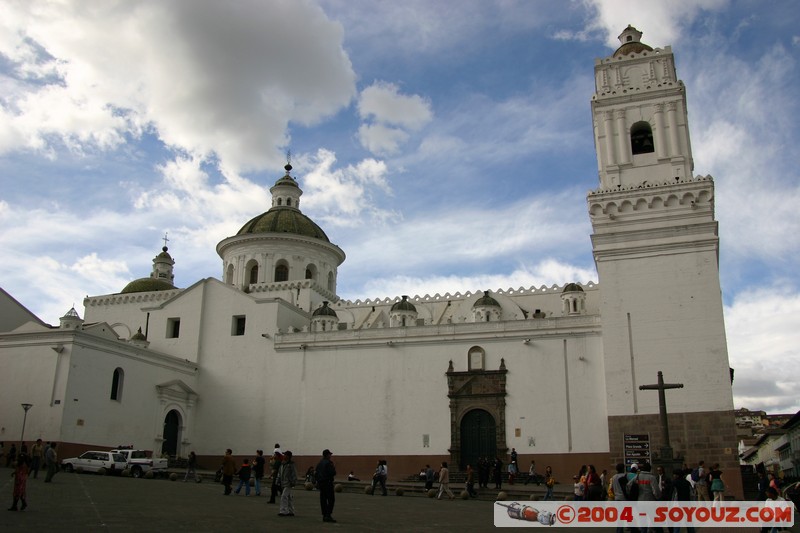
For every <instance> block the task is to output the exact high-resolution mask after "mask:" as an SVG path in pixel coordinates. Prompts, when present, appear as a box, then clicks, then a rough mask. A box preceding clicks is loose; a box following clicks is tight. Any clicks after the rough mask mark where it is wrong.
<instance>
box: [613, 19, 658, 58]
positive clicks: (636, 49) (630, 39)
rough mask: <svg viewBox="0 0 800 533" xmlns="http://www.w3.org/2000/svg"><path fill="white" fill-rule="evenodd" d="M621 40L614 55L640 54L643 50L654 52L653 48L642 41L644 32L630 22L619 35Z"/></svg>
mask: <svg viewBox="0 0 800 533" xmlns="http://www.w3.org/2000/svg"><path fill="white" fill-rule="evenodd" d="M617 38H618V39H619V42H620V47H619V48H617V49H616V50H615V51H614V55H613V57H622V56H627V55H630V54H639V53H641V52H652V51H653V48H652V47H650V46H648V45H646V44H644V43H643V42H642V41H641V38H642V32H640V31H639V30H637V29H636V28H634V27H633V26H631V25H630V24H628V27H627V28H625V29H624V30H622V33H620V34H619V36H618V37H617Z"/></svg>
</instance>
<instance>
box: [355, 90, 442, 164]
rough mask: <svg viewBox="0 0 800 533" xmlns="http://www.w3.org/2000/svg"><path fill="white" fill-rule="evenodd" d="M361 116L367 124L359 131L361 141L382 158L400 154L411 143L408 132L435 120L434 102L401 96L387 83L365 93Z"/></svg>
mask: <svg viewBox="0 0 800 533" xmlns="http://www.w3.org/2000/svg"><path fill="white" fill-rule="evenodd" d="M358 114H359V116H360V117H361V119H362V120H365V121H367V123H366V124H362V125H361V127H360V128H359V129H358V139H359V141H360V142H361V145H362V146H364V147H365V148H366V149H367V150H369V151H370V152H372V153H373V154H378V155H388V154H395V153H397V152H398V151H399V149H400V145H401V144H403V143H405V142H406V141H407V140H408V138H409V134H408V131H418V130H420V129H421V128H423V127H424V126H425V125H426V124H428V123H429V122H430V121H431V120H432V118H433V111H432V110H431V104H430V102H428V101H427V100H425V99H424V98H422V97H421V96H419V95H403V94H400V93H399V88H398V87H397V86H396V85H394V84H392V83H386V82H375V83H373V84H372V85H370V86H369V87H367V88H366V89H364V90H363V91H361V96H360V97H359V100H358Z"/></svg>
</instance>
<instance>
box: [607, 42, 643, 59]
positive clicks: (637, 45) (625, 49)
mask: <svg viewBox="0 0 800 533" xmlns="http://www.w3.org/2000/svg"><path fill="white" fill-rule="evenodd" d="M652 51H653V47H651V46H648V45H646V44H644V43H642V42H630V43H625V44H623V45H622V46H620V47H619V48H617V49H616V51H615V52H614V55H613V56H612V57H621V56H626V55H629V54H640V53H642V52H652Z"/></svg>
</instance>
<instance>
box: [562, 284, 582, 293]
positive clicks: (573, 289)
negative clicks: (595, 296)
mask: <svg viewBox="0 0 800 533" xmlns="http://www.w3.org/2000/svg"><path fill="white" fill-rule="evenodd" d="M567 292H583V287H581V286H580V285H578V284H577V283H567V284H566V285H565V286H564V290H563V291H561V294H564V293H567Z"/></svg>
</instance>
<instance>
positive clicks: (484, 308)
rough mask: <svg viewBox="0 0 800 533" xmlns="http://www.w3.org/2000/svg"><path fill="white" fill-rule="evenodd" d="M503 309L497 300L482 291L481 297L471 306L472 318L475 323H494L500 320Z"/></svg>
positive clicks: (487, 292)
mask: <svg viewBox="0 0 800 533" xmlns="http://www.w3.org/2000/svg"><path fill="white" fill-rule="evenodd" d="M502 313H503V308H502V307H500V304H499V303H497V300H495V299H494V298H492V297H491V296H489V291H483V296H482V297H480V298H478V300H477V301H476V302H475V303H474V304H472V317H473V319H474V321H475V322H496V321H498V320H500V318H501V316H502Z"/></svg>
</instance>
